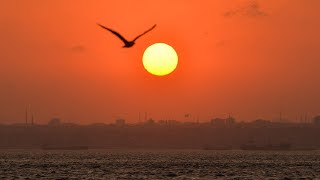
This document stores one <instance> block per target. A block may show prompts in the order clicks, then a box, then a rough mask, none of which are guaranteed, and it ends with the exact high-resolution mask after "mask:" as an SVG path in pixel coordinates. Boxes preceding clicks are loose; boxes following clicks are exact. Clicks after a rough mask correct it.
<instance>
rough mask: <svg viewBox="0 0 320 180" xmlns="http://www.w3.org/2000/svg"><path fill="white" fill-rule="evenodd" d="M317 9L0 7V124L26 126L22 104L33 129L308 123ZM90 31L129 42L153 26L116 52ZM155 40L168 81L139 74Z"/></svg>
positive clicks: (313, 3)
mask: <svg viewBox="0 0 320 180" xmlns="http://www.w3.org/2000/svg"><path fill="white" fill-rule="evenodd" d="M124 4H125V5H124ZM319 7H320V1H318V0H260V1H255V0H252V1H248V0H201V1H197V0H188V1H187V0H175V1H171V0H162V1H157V2H155V1H147V0H137V1H125V0H119V1H103V0H99V1H98V0H95V1H85V0H58V1H54V0H46V1H43V0H28V1H18V0H12V1H9V0H7V1H0V26H1V28H0V39H1V41H0V84H1V88H0V107H1V108H0V123H23V122H24V119H25V110H26V106H28V105H29V104H30V107H31V111H32V112H34V113H35V115H34V116H35V121H36V123H47V122H48V121H49V120H50V119H51V118H52V117H60V118H61V119H62V121H65V122H75V123H81V124H89V123H96V122H103V123H110V122H113V121H114V119H115V118H119V117H121V118H125V119H126V120H127V122H129V123H130V122H137V121H138V119H139V112H141V114H142V115H144V113H145V112H148V117H152V118H154V119H156V120H159V119H176V120H179V121H192V120H194V117H199V119H200V121H209V120H210V119H211V118H213V117H223V118H225V117H227V116H228V114H231V115H232V116H234V117H235V118H236V119H237V120H238V121H241V120H243V121H251V120H254V119H257V118H264V119H270V120H275V119H277V118H278V117H279V113H280V112H282V116H283V118H284V119H289V120H292V121H299V119H300V116H301V115H303V116H305V114H306V113H307V116H308V117H309V118H312V117H313V116H315V115H318V114H320V106H319V103H320V96H319V92H320V83H319V78H320V61H319V60H320V51H319V47H320V34H319V32H320V21H319V19H320V11H319ZM17 12H19V13H17ZM97 23H102V24H105V25H108V27H110V28H114V29H116V30H118V31H119V32H121V33H122V34H123V35H124V36H125V37H127V38H128V39H131V38H134V37H135V36H136V35H137V34H139V33H141V32H143V31H144V30H146V29H148V28H149V27H151V26H152V25H154V24H157V27H156V28H155V29H154V30H153V31H152V32H151V33H149V34H147V35H146V36H144V37H142V38H141V40H139V42H138V43H137V44H136V45H135V46H134V47H132V48H130V49H124V48H121V46H122V44H121V42H120V41H119V40H118V39H117V38H115V37H114V36H112V35H110V34H109V33H107V32H105V31H104V30H103V29H101V28H100V27H98V26H97ZM142 39H143V40H142ZM157 42H164V43H167V44H170V45H171V46H172V47H173V48H174V49H175V50H176V52H177V54H178V56H179V64H178V66H177V69H176V70H175V71H174V72H173V73H172V74H170V75H168V76H163V77H158V76H154V75H151V74H149V73H148V72H147V71H146V70H145V69H144V67H143V65H142V55H143V52H144V51H145V49H146V48H147V47H148V46H150V45H151V44H154V43H157ZM185 114H191V115H190V116H185ZM143 118H144V116H143Z"/></svg>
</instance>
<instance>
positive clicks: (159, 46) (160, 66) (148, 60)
mask: <svg viewBox="0 0 320 180" xmlns="http://www.w3.org/2000/svg"><path fill="white" fill-rule="evenodd" d="M142 62H143V66H144V68H145V69H146V70H147V71H148V72H149V73H151V74H153V75H157V76H164V75H168V74H170V73H171V72H173V71H174V70H175V69H176V67H177V65H178V55H177V53H176V51H175V50H174V49H173V48H172V47H171V46H169V45H167V44H164V43H156V44H153V45H151V46H149V47H148V48H147V49H146V50H145V52H144V54H143V58H142Z"/></svg>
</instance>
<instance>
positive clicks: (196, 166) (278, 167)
mask: <svg viewBox="0 0 320 180" xmlns="http://www.w3.org/2000/svg"><path fill="white" fill-rule="evenodd" d="M8 178H11V179H26V178H29V179H268V178H270V179H295V178H306V179H320V151H279V152H277V151H205V150H203V151H202V150H88V151H42V150H1V151H0V179H8Z"/></svg>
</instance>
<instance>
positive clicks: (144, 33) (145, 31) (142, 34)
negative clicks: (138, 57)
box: [133, 24, 157, 41]
mask: <svg viewBox="0 0 320 180" xmlns="http://www.w3.org/2000/svg"><path fill="white" fill-rule="evenodd" d="M156 26H157V25H156V24H155V25H153V26H152V27H151V28H150V29H148V30H147V31H145V32H144V33H142V34H140V35H139V36H137V37H136V38H134V40H133V41H135V40H137V39H138V38H140V37H141V36H143V35H145V34H146V33H148V32H149V31H151V30H152V29H154V28H155V27H156Z"/></svg>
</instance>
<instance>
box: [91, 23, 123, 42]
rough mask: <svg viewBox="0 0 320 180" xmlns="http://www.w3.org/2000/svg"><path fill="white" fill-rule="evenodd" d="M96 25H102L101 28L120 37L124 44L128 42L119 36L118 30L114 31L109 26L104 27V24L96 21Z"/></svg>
mask: <svg viewBox="0 0 320 180" xmlns="http://www.w3.org/2000/svg"><path fill="white" fill-rule="evenodd" d="M97 25H98V26H100V27H102V28H103V29H106V30H108V31H110V32H111V33H112V34H114V35H116V36H117V37H118V38H120V39H121V41H123V42H124V43H125V44H127V43H128V41H127V40H126V39H125V38H124V37H123V36H121V34H119V33H118V32H116V31H114V30H112V29H110V28H107V27H105V26H103V25H101V24H99V23H97Z"/></svg>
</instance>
